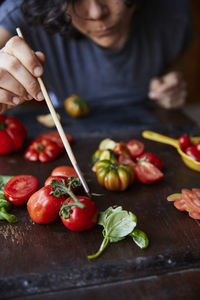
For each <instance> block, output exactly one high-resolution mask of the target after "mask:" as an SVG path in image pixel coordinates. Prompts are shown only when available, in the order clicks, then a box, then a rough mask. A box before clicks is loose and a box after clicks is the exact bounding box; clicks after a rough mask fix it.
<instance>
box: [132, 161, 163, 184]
mask: <svg viewBox="0 0 200 300" xmlns="http://www.w3.org/2000/svg"><path fill="white" fill-rule="evenodd" d="M135 176H136V178H137V179H138V181H140V182H142V183H145V184H150V183H153V182H155V181H158V180H161V179H162V178H163V173H162V172H161V171H160V170H159V169H158V168H157V167H156V166H154V165H153V164H151V163H149V162H146V161H140V162H138V163H137V165H136V166H135Z"/></svg>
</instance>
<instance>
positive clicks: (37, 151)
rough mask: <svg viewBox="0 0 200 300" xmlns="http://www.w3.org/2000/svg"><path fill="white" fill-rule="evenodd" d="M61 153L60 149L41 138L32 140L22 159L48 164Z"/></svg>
mask: <svg viewBox="0 0 200 300" xmlns="http://www.w3.org/2000/svg"><path fill="white" fill-rule="evenodd" d="M60 153H61V148H60V147H59V146H58V145H57V144H56V143H54V142H53V141H51V140H49V139H47V138H42V139H40V140H34V141H33V142H32V143H31V144H30V145H29V147H28V148H27V150H26V152H25V153H24V157H25V158H26V159H28V160H30V161H41V162H48V161H50V160H53V159H55V158H56V157H57V156H58V155H59V154H60Z"/></svg>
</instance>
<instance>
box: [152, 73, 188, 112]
mask: <svg viewBox="0 0 200 300" xmlns="http://www.w3.org/2000/svg"><path fill="white" fill-rule="evenodd" d="M149 98H150V99H153V100H155V101H157V102H158V104H159V105H160V106H162V107H164V108H166V109H173V108H179V107H181V106H183V104H184V103H185V101H186V98H187V89H186V83H185V81H184V80H183V78H182V76H181V74H180V73H179V72H170V73H168V74H166V75H164V76H162V77H160V78H155V79H152V80H151V82H150V90H149Z"/></svg>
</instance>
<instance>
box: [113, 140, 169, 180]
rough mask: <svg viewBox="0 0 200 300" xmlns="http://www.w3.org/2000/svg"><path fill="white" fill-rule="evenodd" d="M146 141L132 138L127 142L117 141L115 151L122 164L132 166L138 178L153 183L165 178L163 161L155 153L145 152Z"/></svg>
mask: <svg viewBox="0 0 200 300" xmlns="http://www.w3.org/2000/svg"><path fill="white" fill-rule="evenodd" d="M144 149H145V147H144V143H143V142H141V141H140V140H137V139H131V140H129V141H128V142H127V143H121V142H120V143H117V145H116V147H115V148H114V149H113V152H114V153H115V154H117V155H118V161H119V163H121V164H126V165H129V166H132V167H133V169H134V173H135V176H136V179H137V180H138V181H140V182H142V183H144V184H151V183H153V182H155V181H158V180H161V179H162V178H163V176H164V175H163V173H162V169H163V163H162V161H161V159H160V158H159V157H158V156H157V155H156V154H154V153H151V152H144Z"/></svg>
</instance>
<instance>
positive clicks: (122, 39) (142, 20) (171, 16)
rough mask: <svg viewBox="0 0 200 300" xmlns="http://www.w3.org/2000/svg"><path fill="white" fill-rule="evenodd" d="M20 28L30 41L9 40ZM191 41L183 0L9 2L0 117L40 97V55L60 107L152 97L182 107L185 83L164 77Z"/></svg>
mask: <svg viewBox="0 0 200 300" xmlns="http://www.w3.org/2000/svg"><path fill="white" fill-rule="evenodd" d="M166 2H167V3H166ZM21 4H22V9H21ZM30 21H31V23H32V25H33V24H34V26H32V27H30V26H29V22H30ZM18 26H19V27H21V29H22V31H23V33H24V36H25V40H26V42H28V44H26V42H25V41H24V40H22V39H20V38H19V37H16V36H15V37H12V36H13V35H15V28H16V27H18ZM49 29H51V33H50V32H49V31H47V30H49ZM66 29H67V32H66ZM52 31H53V32H54V33H53V34H52ZM55 32H56V33H55ZM59 33H61V34H62V35H60V34H59ZM190 40H191V10H190V7H189V4H188V1H187V0H169V1H164V2H163V1H162V0H151V1H135V0H132V1H131V0H124V1H123V0H109V1H108V0H74V1H69V0H57V1H55V0H54V1H53V0H46V1H38V0H35V1H34V0H28V1H24V3H22V1H21V0H17V1H11V0H6V1H4V3H3V4H2V5H1V7H0V47H1V48H2V49H1V51H0V103H1V105H0V112H1V113H3V112H4V111H5V110H6V109H7V108H10V107H13V106H15V105H18V104H20V103H22V102H24V101H26V100H30V99H32V98H34V99H36V100H38V101H40V100H43V95H42V93H41V91H40V88H39V85H38V83H37V80H36V77H38V76H41V75H42V74H43V71H44V69H43V64H44V61H45V56H46V64H45V67H44V68H45V72H44V74H43V75H44V79H45V83H46V85H47V87H48V89H49V90H50V91H52V92H54V94H55V95H56V97H57V99H58V101H59V103H60V104H61V105H62V102H63V100H64V99H65V98H66V97H67V96H69V95H71V94H78V95H80V96H82V97H83V98H85V99H86V100H87V101H88V102H89V103H93V102H94V101H96V102H98V103H101V104H102V105H103V104H107V103H110V102H114V103H123V104H126V103H138V102H140V101H142V100H143V99H145V98H146V97H147V95H149V97H150V98H153V99H156V100H157V102H158V103H159V104H160V105H161V106H163V107H165V108H176V107H179V106H181V105H182V104H183V103H184V101H185V97H186V90H185V83H184V81H183V80H182V79H181V77H180V76H179V74H178V73H176V72H172V73H169V74H167V75H165V76H163V74H164V71H165V70H166V68H167V67H168V66H169V65H170V64H171V63H172V62H173V61H174V60H175V58H176V57H177V56H178V55H179V54H180V53H181V52H182V51H183V50H184V49H185V48H186V47H187V46H188V44H189V42H190ZM31 49H34V51H36V50H40V51H42V52H43V53H45V56H44V54H43V53H42V52H33V51H32V50H31ZM161 76H162V77H161ZM155 77H159V78H157V79H154V78H155ZM152 79H153V80H152Z"/></svg>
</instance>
